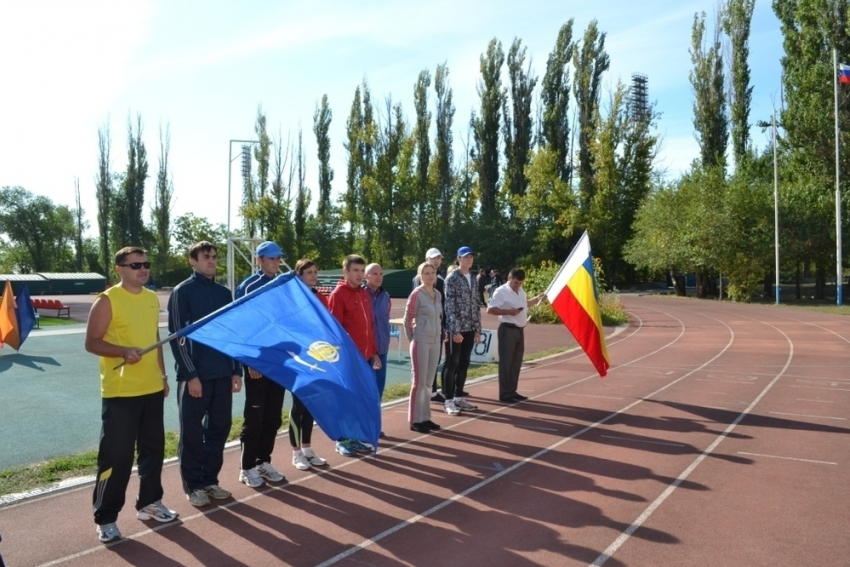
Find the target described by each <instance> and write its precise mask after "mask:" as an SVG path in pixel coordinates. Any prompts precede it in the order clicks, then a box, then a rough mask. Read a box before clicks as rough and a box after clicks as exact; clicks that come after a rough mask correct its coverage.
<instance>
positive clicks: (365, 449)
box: [351, 439, 375, 453]
mask: <svg viewBox="0 0 850 567" xmlns="http://www.w3.org/2000/svg"><path fill="white" fill-rule="evenodd" d="M351 446H352V447H353V448H354V450H355V451H357V452H358V453H371V452H372V451H374V450H375V449H374V448H373V447H372V446H371V445H369V444H368V443H364V442H362V441H358V440H357V439H351Z"/></svg>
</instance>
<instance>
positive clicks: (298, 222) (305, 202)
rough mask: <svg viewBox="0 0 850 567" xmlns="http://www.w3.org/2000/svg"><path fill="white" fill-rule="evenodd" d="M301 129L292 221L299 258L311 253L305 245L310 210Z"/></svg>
mask: <svg viewBox="0 0 850 567" xmlns="http://www.w3.org/2000/svg"><path fill="white" fill-rule="evenodd" d="M302 137H303V133H302V131H301V127H300V126H299V128H298V148H297V150H296V153H295V156H296V157H295V169H296V171H297V173H296V178H297V189H296V194H295V219H294V221H293V225H294V230H295V244H294V246H295V250H296V252H297V256H298V257H299V258H303V257H305V256H306V255H307V254H308V253H311V252H310V251H312V247H310V246H308V245H307V221H308V213H307V211H308V209H309V208H310V189H309V188H307V186H306V184H305V181H306V168H305V165H304V144H303V140H302Z"/></svg>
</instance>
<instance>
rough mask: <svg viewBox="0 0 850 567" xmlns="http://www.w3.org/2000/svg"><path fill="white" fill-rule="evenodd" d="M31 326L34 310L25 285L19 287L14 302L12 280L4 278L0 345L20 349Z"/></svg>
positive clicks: (33, 321)
mask: <svg viewBox="0 0 850 567" xmlns="http://www.w3.org/2000/svg"><path fill="white" fill-rule="evenodd" d="M33 327H35V312H34V311H33V308H32V301H31V300H30V294H29V291H28V290H27V286H26V285H24V286H22V287H21V291H20V293H19V294H18V300H17V302H16V301H15V296H14V294H13V292H12V282H10V281H9V280H6V287H5V289H4V290H3V300H2V301H0V346H2V345H3V344H4V343H5V344H7V345H9V346H10V347H12V348H13V349H15V350H20V348H21V345H22V344H24V341H25V340H27V336H29V334H30V331H32V329H33Z"/></svg>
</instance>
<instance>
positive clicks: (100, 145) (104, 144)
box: [94, 121, 114, 279]
mask: <svg viewBox="0 0 850 567" xmlns="http://www.w3.org/2000/svg"><path fill="white" fill-rule="evenodd" d="M97 150H98V152H97V174H96V175H95V179H94V183H95V196H96V197H97V231H98V236H99V245H100V246H99V248H100V264H101V266H103V268H104V271H105V273H104V274H103V275H105V276H106V277H107V278H110V279H111V278H113V277H114V275H113V274H112V271H111V270H110V269H109V266H111V265H112V251H111V248H110V242H109V235H110V226H109V225H110V222H109V221H110V219H111V216H110V210H111V207H112V194H113V189H112V160H111V159H110V152H111V151H112V137H111V136H110V133H109V122H108V121H107V122H105V123H104V124H102V125H101V126H100V127H99V128H98V129H97Z"/></svg>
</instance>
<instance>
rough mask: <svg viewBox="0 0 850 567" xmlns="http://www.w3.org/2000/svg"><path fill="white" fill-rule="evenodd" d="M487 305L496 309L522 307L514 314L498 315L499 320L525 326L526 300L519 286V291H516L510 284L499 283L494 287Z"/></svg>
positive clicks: (523, 291)
mask: <svg viewBox="0 0 850 567" xmlns="http://www.w3.org/2000/svg"><path fill="white" fill-rule="evenodd" d="M488 305H489V306H490V307H495V308H496V309H518V308H520V307H522V311H520V312H519V313H518V314H516V315H499V322H500V323H511V324H513V325H516V326H517V327H525V324H526V322H527V321H526V316H527V315H528V314H527V313H526V312H525V311H526V307H527V306H528V300H527V299H526V297H525V290H524V289H522V288H519V293H516V292H514V290H513V289H511V286H510V284H504V285H500V286H499V287H497V288H496V291H495V292H494V293H493V296H492V297H490V303H489V304H488Z"/></svg>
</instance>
